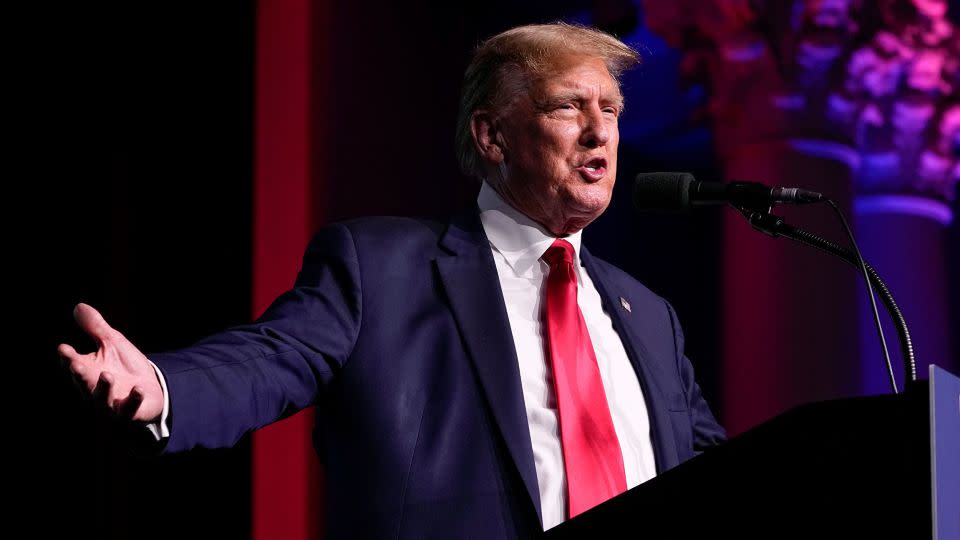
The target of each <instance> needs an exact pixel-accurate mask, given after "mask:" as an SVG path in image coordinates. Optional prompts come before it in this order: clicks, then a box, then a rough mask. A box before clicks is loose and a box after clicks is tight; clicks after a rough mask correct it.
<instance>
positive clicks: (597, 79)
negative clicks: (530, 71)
mask: <svg viewBox="0 0 960 540" xmlns="http://www.w3.org/2000/svg"><path fill="white" fill-rule="evenodd" d="M578 60H579V61H565V62H563V63H558V64H556V66H555V67H554V69H551V70H548V71H547V72H545V73H544V74H542V75H541V76H539V77H537V78H536V80H535V84H534V88H532V90H534V93H535V94H539V95H540V96H539V97H544V98H547V97H552V96H556V95H565V94H571V95H578V96H581V95H583V96H592V95H595V94H599V97H600V98H601V99H607V100H617V101H622V100H623V95H622V94H621V93H620V86H619V85H618V84H617V81H616V80H615V79H614V78H613V77H612V76H611V75H610V73H609V71H608V70H607V66H606V64H605V63H604V62H603V60H602V59H600V58H589V57H587V58H582V59H578Z"/></svg>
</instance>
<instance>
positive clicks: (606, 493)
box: [543, 239, 627, 518]
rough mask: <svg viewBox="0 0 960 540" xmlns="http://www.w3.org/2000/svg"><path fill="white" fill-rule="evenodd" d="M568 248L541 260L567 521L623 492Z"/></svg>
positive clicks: (562, 244)
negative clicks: (544, 266) (545, 267)
mask: <svg viewBox="0 0 960 540" xmlns="http://www.w3.org/2000/svg"><path fill="white" fill-rule="evenodd" d="M573 256H574V252H573V246H572V245H570V242H567V241H566V240H559V239H558V240H556V241H555V242H554V243H553V245H552V246H550V249H548V250H547V252H546V253H545V254H544V255H543V260H544V261H546V262H547V263H548V264H549V265H550V273H549V274H548V275H547V295H546V302H545V309H544V313H545V317H546V321H545V322H546V329H547V342H546V349H547V357H548V358H549V359H550V363H551V365H552V366H553V383H554V388H555V390H556V393H557V409H558V411H559V415H560V440H561V442H562V443H563V464H564V469H565V470H566V473H567V510H568V511H569V517H571V518H572V517H574V516H576V515H577V514H580V513H582V512H585V511H587V510H589V509H590V508H593V507H594V506H596V505H598V504H600V503H602V502H603V501H605V500H607V499H610V498H612V497H614V496H616V495H618V494H620V493H623V492H624V491H626V489H627V485H626V484H627V482H626V475H625V473H624V472H623V454H622V453H621V452H620V441H619V440H617V433H616V431H614V428H613V419H612V418H611V417H610V407H609V406H607V396H606V394H605V393H604V391H603V381H602V380H601V379H600V368H599V367H598V366H597V357H596V356H595V355H594V352H593V344H592V343H591V342H590V334H589V333H588V332H587V325H586V324H585V323H584V321H583V314H582V313H581V312H580V306H579V305H578V304H577V275H576V273H575V270H574V267H573Z"/></svg>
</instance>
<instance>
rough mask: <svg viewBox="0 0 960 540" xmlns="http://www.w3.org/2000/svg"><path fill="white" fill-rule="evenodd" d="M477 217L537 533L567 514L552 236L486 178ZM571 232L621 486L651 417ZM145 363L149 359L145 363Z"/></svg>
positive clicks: (641, 472)
mask: <svg viewBox="0 0 960 540" xmlns="http://www.w3.org/2000/svg"><path fill="white" fill-rule="evenodd" d="M477 204H478V205H479V207H480V221H481V222H482V223H483V229H484V231H485V232H486V234H487V238H488V239H489V240H490V248H491V249H492V250H493V260H494V262H495V263H496V266H497V275H498V276H499V278H500V289H501V290H502V291H503V301H504V303H505V304H506V307H507V315H508V317H509V320H510V331H511V333H512V334H513V343H514V346H515V347H516V350H517V358H518V360H519V363H520V383H521V385H522V387H523V401H524V406H525V408H526V412H527V423H528V425H529V426H530V441H531V443H532V445H533V458H534V464H535V466H536V469H537V484H538V485H539V488H540V507H541V510H542V514H543V528H544V530H546V529H549V528H551V527H554V526H556V525H558V524H560V523H562V522H563V521H564V520H565V519H566V518H567V511H566V504H567V495H566V494H567V491H566V472H565V470H564V467H563V448H562V445H561V442H560V432H559V424H558V417H557V400H556V396H555V394H554V388H553V377H552V374H551V371H552V370H551V369H550V367H549V362H548V360H547V358H546V356H545V353H544V347H543V343H544V339H545V334H544V331H543V325H542V324H541V313H540V309H541V305H542V302H543V295H544V286H543V285H544V282H545V281H546V278H547V272H548V271H549V266H548V265H547V263H545V262H543V261H541V260H540V257H541V256H543V254H544V253H545V252H546V251H547V248H549V247H550V246H551V245H552V244H553V241H554V240H555V238H554V237H553V236H552V235H550V234H548V233H546V232H545V231H544V230H543V229H542V228H541V227H540V225H538V224H537V223H536V222H534V221H533V220H531V219H530V218H528V217H526V216H525V215H523V214H522V213H520V212H519V211H517V210H516V209H514V208H513V207H511V206H510V205H508V204H507V203H506V202H505V201H504V200H503V199H502V198H501V197H500V195H499V194H497V192H496V191H495V190H494V189H493V188H492V187H490V186H489V185H488V184H487V183H486V182H484V183H483V186H482V187H481V189H480V195H479V196H478V197H477ZM580 236H581V231H578V232H576V233H574V234H572V235H570V236H567V237H566V240H567V241H569V242H570V244H572V245H573V249H574V252H575V261H576V262H575V264H574V267H575V268H576V272H577V302H578V303H579V305H580V310H581V311H582V312H583V318H584V320H585V321H586V325H587V331H588V332H589V333H590V341H591V342H592V343H593V349H594V353H595V355H596V357H597V364H598V365H599V368H600V378H601V380H602V381H603V389H604V392H605V393H606V396H607V404H608V405H609V407H610V416H611V417H612V418H613V427H614V429H615V430H616V432H617V439H618V440H619V441H620V451H621V452H622V453H623V468H624V472H625V473H626V483H627V489H630V488H632V487H634V486H636V485H638V484H640V483H642V482H645V481H647V480H649V479H650V478H653V476H654V475H655V474H656V465H655V462H654V457H653V444H652V442H651V439H650V421H649V418H648V416H647V405H646V402H645V401H644V399H643V392H642V390H641V389H640V382H639V380H638V379H637V375H636V372H634V370H633V366H632V365H631V364H630V360H629V359H628V358H627V353H626V351H625V350H624V348H623V342H621V341H620V336H619V335H618V334H617V332H616V331H615V330H614V329H613V322H612V321H611V320H610V316H609V315H607V313H606V312H605V311H604V309H603V304H602V302H601V300H600V293H598V292H597V289H596V287H594V285H593V281H592V280H591V279H590V276H589V275H588V274H587V272H586V270H584V268H583V265H582V264H581V262H580ZM151 363H152V362H151ZM154 369H155V370H156V372H157V378H158V379H160V385H161V387H162V388H163V395H164V404H163V413H162V415H161V420H160V421H159V422H155V423H151V424H148V426H147V427H148V428H149V429H150V431H151V432H152V433H153V435H154V437H155V438H156V439H157V440H161V439H163V438H166V437H169V436H170V431H169V425H168V423H169V420H168V416H169V413H170V395H169V392H168V391H167V385H166V381H165V380H164V378H163V375H162V374H161V373H160V370H159V369H157V367H156V366H155V365H154Z"/></svg>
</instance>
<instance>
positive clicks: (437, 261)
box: [60, 24, 725, 538]
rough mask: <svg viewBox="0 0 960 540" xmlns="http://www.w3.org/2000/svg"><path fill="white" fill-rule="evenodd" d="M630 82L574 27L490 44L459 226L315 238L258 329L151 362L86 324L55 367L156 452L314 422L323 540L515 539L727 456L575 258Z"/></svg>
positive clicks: (607, 286) (366, 229)
mask: <svg viewBox="0 0 960 540" xmlns="http://www.w3.org/2000/svg"><path fill="white" fill-rule="evenodd" d="M637 60H638V57H637V54H636V53H635V52H634V51H633V50H632V49H630V48H629V47H627V46H626V45H624V44H623V43H621V42H620V41H618V40H616V39H615V38H613V37H611V36H609V35H606V34H604V33H602V32H599V31H596V30H593V29H588V28H581V27H575V26H568V25H562V24H552V25H531V26H525V27H519V28H515V29H512V30H509V31H507V32H504V33H502V34H499V35H497V36H494V37H493V38H491V39H489V40H487V41H486V42H485V43H483V44H482V45H481V46H480V47H479V48H478V50H477V52H476V55H475V57H474V60H473V62H472V63H471V65H470V66H469V68H468V70H467V73H466V77H465V80H464V88H463V96H462V100H461V111H460V119H459V121H458V134H457V144H458V152H459V158H460V162H461V164H462V166H463V168H464V170H465V172H467V173H468V174H472V175H476V176H479V177H480V178H482V179H483V180H484V182H483V185H482V188H481V191H480V194H479V196H478V199H477V206H476V207H475V208H471V209H468V210H467V211H465V212H463V213H462V214H460V215H458V216H456V217H455V218H454V219H452V220H451V221H450V222H449V223H446V224H441V223H435V222H430V221H425V220H414V219H403V218H369V219H362V220H357V221H353V222H347V223H341V224H336V225H332V226H330V227H327V228H325V229H323V230H321V231H320V232H319V233H318V234H317V235H316V237H315V238H314V239H313V241H312V242H311V243H310V246H309V247H308V249H307V251H306V254H305V256H304V260H303V267H302V269H301V271H300V274H299V276H298V278H297V281H296V283H295V285H294V287H293V289H292V290H290V291H289V292H287V293H285V294H284V295H283V296H281V297H280V298H278V299H277V300H276V301H275V302H274V303H273V305H271V307H270V308H269V309H268V310H267V311H266V313H264V315H263V316H262V317H261V318H260V319H258V320H257V321H256V322H254V323H252V324H250V325H247V326H242V327H237V328H232V329H230V330H227V331H225V332H223V333H220V334H217V335H214V336H211V337H209V338H206V339H204V340H202V341H200V342H199V343H197V344H195V345H194V346H192V347H189V348H187V349H183V350H179V351H174V352H168V353H162V354H152V355H150V356H149V359H148V357H147V356H146V355H144V354H142V353H141V352H140V351H139V350H138V349H137V348H136V347H135V346H133V345H132V344H131V343H130V342H129V341H127V340H126V339H125V338H124V337H123V336H122V335H121V334H120V333H119V332H117V331H116V330H113V329H112V328H110V327H109V325H108V324H107V323H106V322H105V321H104V320H103V318H102V317H101V316H100V315H99V313H97V312H96V311H95V310H94V309H93V308H91V307H89V306H86V305H82V304H81V305H79V306H77V309H76V310H75V315H76V318H77V321H78V323H79V324H80V326H81V327H83V328H84V329H85V330H86V331H87V332H88V333H90V334H91V335H92V336H93V337H94V338H96V339H97V341H98V343H99V349H98V350H97V351H96V352H94V353H90V354H86V355H82V354H78V353H77V352H76V351H75V350H74V349H73V348H72V347H70V346H69V345H61V346H60V354H61V355H62V356H63V358H64V359H65V361H66V363H67V364H68V366H69V368H70V370H71V371H72V372H73V374H74V376H75V377H76V378H77V380H78V381H79V382H80V383H81V386H82V387H83V388H84V389H86V391H88V392H90V393H92V394H93V395H94V396H95V397H96V399H97V400H99V401H101V402H103V403H105V404H106V405H107V407H109V408H110V409H111V410H112V411H113V412H114V413H115V414H117V415H119V416H121V417H124V418H128V419H130V420H131V421H134V422H142V423H144V424H145V425H146V426H147V427H148V428H149V429H151V430H152V431H153V432H154V433H155V436H156V438H157V439H158V440H161V441H163V445H164V446H163V451H164V452H177V451H182V450H187V449H190V448H195V447H198V446H199V447H222V446H229V445H232V444H234V443H235V442H236V441H237V440H238V439H239V438H240V437H241V436H243V435H244V434H245V433H248V432H250V431H251V430H254V429H257V428H259V427H262V426H264V425H267V424H269V423H271V422H274V421H276V420H278V419H281V418H284V417H286V416H288V415H290V414H293V413H294V412H296V411H298V410H300V409H302V408H304V407H308V406H310V405H316V406H317V415H316V418H317V424H316V427H315V431H314V440H315V446H316V449H317V452H318V453H319V455H320V457H321V459H322V461H323V462H324V463H325V464H326V470H327V480H328V489H329V493H330V496H329V497H328V501H329V505H330V511H329V512H328V513H327V515H328V516H329V523H328V527H329V529H328V532H329V535H330V536H331V537H334V538H337V537H351V538H352V537H404V538H424V537H437V538H450V537H477V538H514V537H525V536H529V535H530V534H534V533H536V532H538V531H541V530H543V529H547V528H550V527H552V526H554V525H556V524H558V523H560V522H562V521H564V520H565V519H569V518H570V517H572V516H574V515H576V514H578V513H580V512H582V511H585V510H586V509H589V508H590V507H591V506H594V505H595V504H598V503H600V502H602V501H603V500H605V499H607V498H609V497H612V496H615V495H616V494H617V493H620V492H622V491H623V490H624V489H629V488H630V487H633V486H635V485H637V484H639V483H641V482H643V481H645V480H647V479H649V478H651V477H652V476H654V475H655V474H657V473H659V472H662V471H664V470H666V469H669V468H671V467H673V466H676V465H677V464H679V463H681V462H683V461H684V460H687V459H689V458H691V457H693V456H694V455H695V454H696V453H698V452H699V451H701V450H703V449H705V448H707V447H710V446H712V445H715V444H718V443H719V442H721V441H723V440H724V438H725V434H724V431H723V429H722V428H721V427H720V426H719V425H718V424H717V423H716V421H715V419H714V417H713V415H712V414H711V412H710V410H709V408H708V406H707V404H706V403H705V402H704V400H703V398H702V396H701V394H700V390H699V387H698V386H697V384H696V382H695V381H694V377H693V370H692V367H691V365H690V362H689V361H688V360H687V358H686V357H685V356H684V354H683V337H682V333H681V331H680V326H679V323H678V322H677V318H676V316H675V314H674V312H673V310H672V309H671V308H670V306H669V304H668V303H667V302H666V301H664V300H663V299H661V298H660V297H658V296H656V295H655V294H653V293H652V292H650V291H649V290H648V289H646V288H645V287H644V286H643V285H641V284H640V283H638V282H637V281H636V280H634V279H633V278H631V277H630V276H628V275H627V274H625V273H624V272H622V271H620V270H618V269H617V268H615V267H613V266H611V265H609V264H608V263H605V262H603V261H601V260H599V259H596V258H594V257H592V256H591V255H590V253H589V252H588V250H587V249H586V248H585V247H582V246H581V245H580V235H581V231H582V230H583V228H584V227H586V226H587V225H588V224H589V223H590V222H591V221H593V220H594V219H595V218H596V217H598V216H599V215H600V214H601V213H602V212H603V211H604V210H605V209H606V207H607V205H608V204H609V202H610V197H611V193H612V190H613V184H614V181H615V178H616V165H617V144H618V141H619V131H618V125H617V122H618V117H619V115H620V113H621V111H622V110H623V97H622V94H621V92H620V88H619V82H618V77H619V75H620V73H621V72H622V71H623V70H624V69H626V68H629V67H632V66H633V65H634V64H635V63H636V62H637Z"/></svg>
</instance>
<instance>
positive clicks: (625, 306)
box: [620, 296, 633, 313]
mask: <svg viewBox="0 0 960 540" xmlns="http://www.w3.org/2000/svg"><path fill="white" fill-rule="evenodd" d="M620 307H622V308H623V309H625V310H627V313H633V312H632V311H630V302H627V299H626V298H624V297H622V296H621V297H620Z"/></svg>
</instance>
